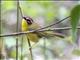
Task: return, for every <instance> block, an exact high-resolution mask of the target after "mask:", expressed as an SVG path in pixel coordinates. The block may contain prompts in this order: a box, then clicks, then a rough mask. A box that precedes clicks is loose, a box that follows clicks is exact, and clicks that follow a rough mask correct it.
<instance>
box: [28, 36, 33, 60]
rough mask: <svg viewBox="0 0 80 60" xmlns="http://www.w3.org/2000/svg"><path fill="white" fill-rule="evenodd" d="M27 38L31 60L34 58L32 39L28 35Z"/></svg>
mask: <svg viewBox="0 0 80 60" xmlns="http://www.w3.org/2000/svg"><path fill="white" fill-rule="evenodd" d="M27 40H28V45H29V51H30V55H31V57H30V60H33V54H32V48H31V43H30V40H29V38H28V36H27Z"/></svg>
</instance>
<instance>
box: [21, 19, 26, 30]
mask: <svg viewBox="0 0 80 60" xmlns="http://www.w3.org/2000/svg"><path fill="white" fill-rule="evenodd" d="M21 25H22V28H21V29H22V31H28V24H27V23H26V20H24V19H22V24H21Z"/></svg>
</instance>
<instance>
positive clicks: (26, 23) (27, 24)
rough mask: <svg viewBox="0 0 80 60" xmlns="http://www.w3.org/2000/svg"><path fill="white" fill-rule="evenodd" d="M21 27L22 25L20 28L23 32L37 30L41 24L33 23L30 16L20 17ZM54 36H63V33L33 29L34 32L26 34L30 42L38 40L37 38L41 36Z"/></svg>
mask: <svg viewBox="0 0 80 60" xmlns="http://www.w3.org/2000/svg"><path fill="white" fill-rule="evenodd" d="M21 27H22V28H21V29H22V31H23V32H26V31H31V30H37V29H39V28H41V26H40V25H39V24H37V23H35V22H34V21H33V19H32V18H30V17H23V18H22V24H21ZM54 36H58V37H60V38H64V35H62V34H60V33H55V32H53V31H43V32H39V31H35V32H31V33H28V34H27V37H28V39H29V40H30V41H32V42H38V41H39V39H40V38H42V37H47V38H48V37H54Z"/></svg>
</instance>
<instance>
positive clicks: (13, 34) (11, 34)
mask: <svg viewBox="0 0 80 60" xmlns="http://www.w3.org/2000/svg"><path fill="white" fill-rule="evenodd" d="M70 29H72V28H71V27H63V28H54V29H44V30H39V31H38V32H43V31H55V30H70ZM77 29H80V27H77ZM35 31H36V30H32V31H26V32H16V33H10V34H1V35H0V37H7V36H17V35H23V34H28V33H32V32H35Z"/></svg>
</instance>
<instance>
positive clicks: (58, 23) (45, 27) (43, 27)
mask: <svg viewBox="0 0 80 60" xmlns="http://www.w3.org/2000/svg"><path fill="white" fill-rule="evenodd" d="M69 17H70V16H68V17H66V18H64V19H62V20H60V21H58V22H56V23H53V24H51V25H48V26H45V27H43V28H40V29H38V30H42V29H46V28H48V27H51V26H54V25H56V24H59V23H60V22H62V21H64V20H66V19H67V18H69Z"/></svg>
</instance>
